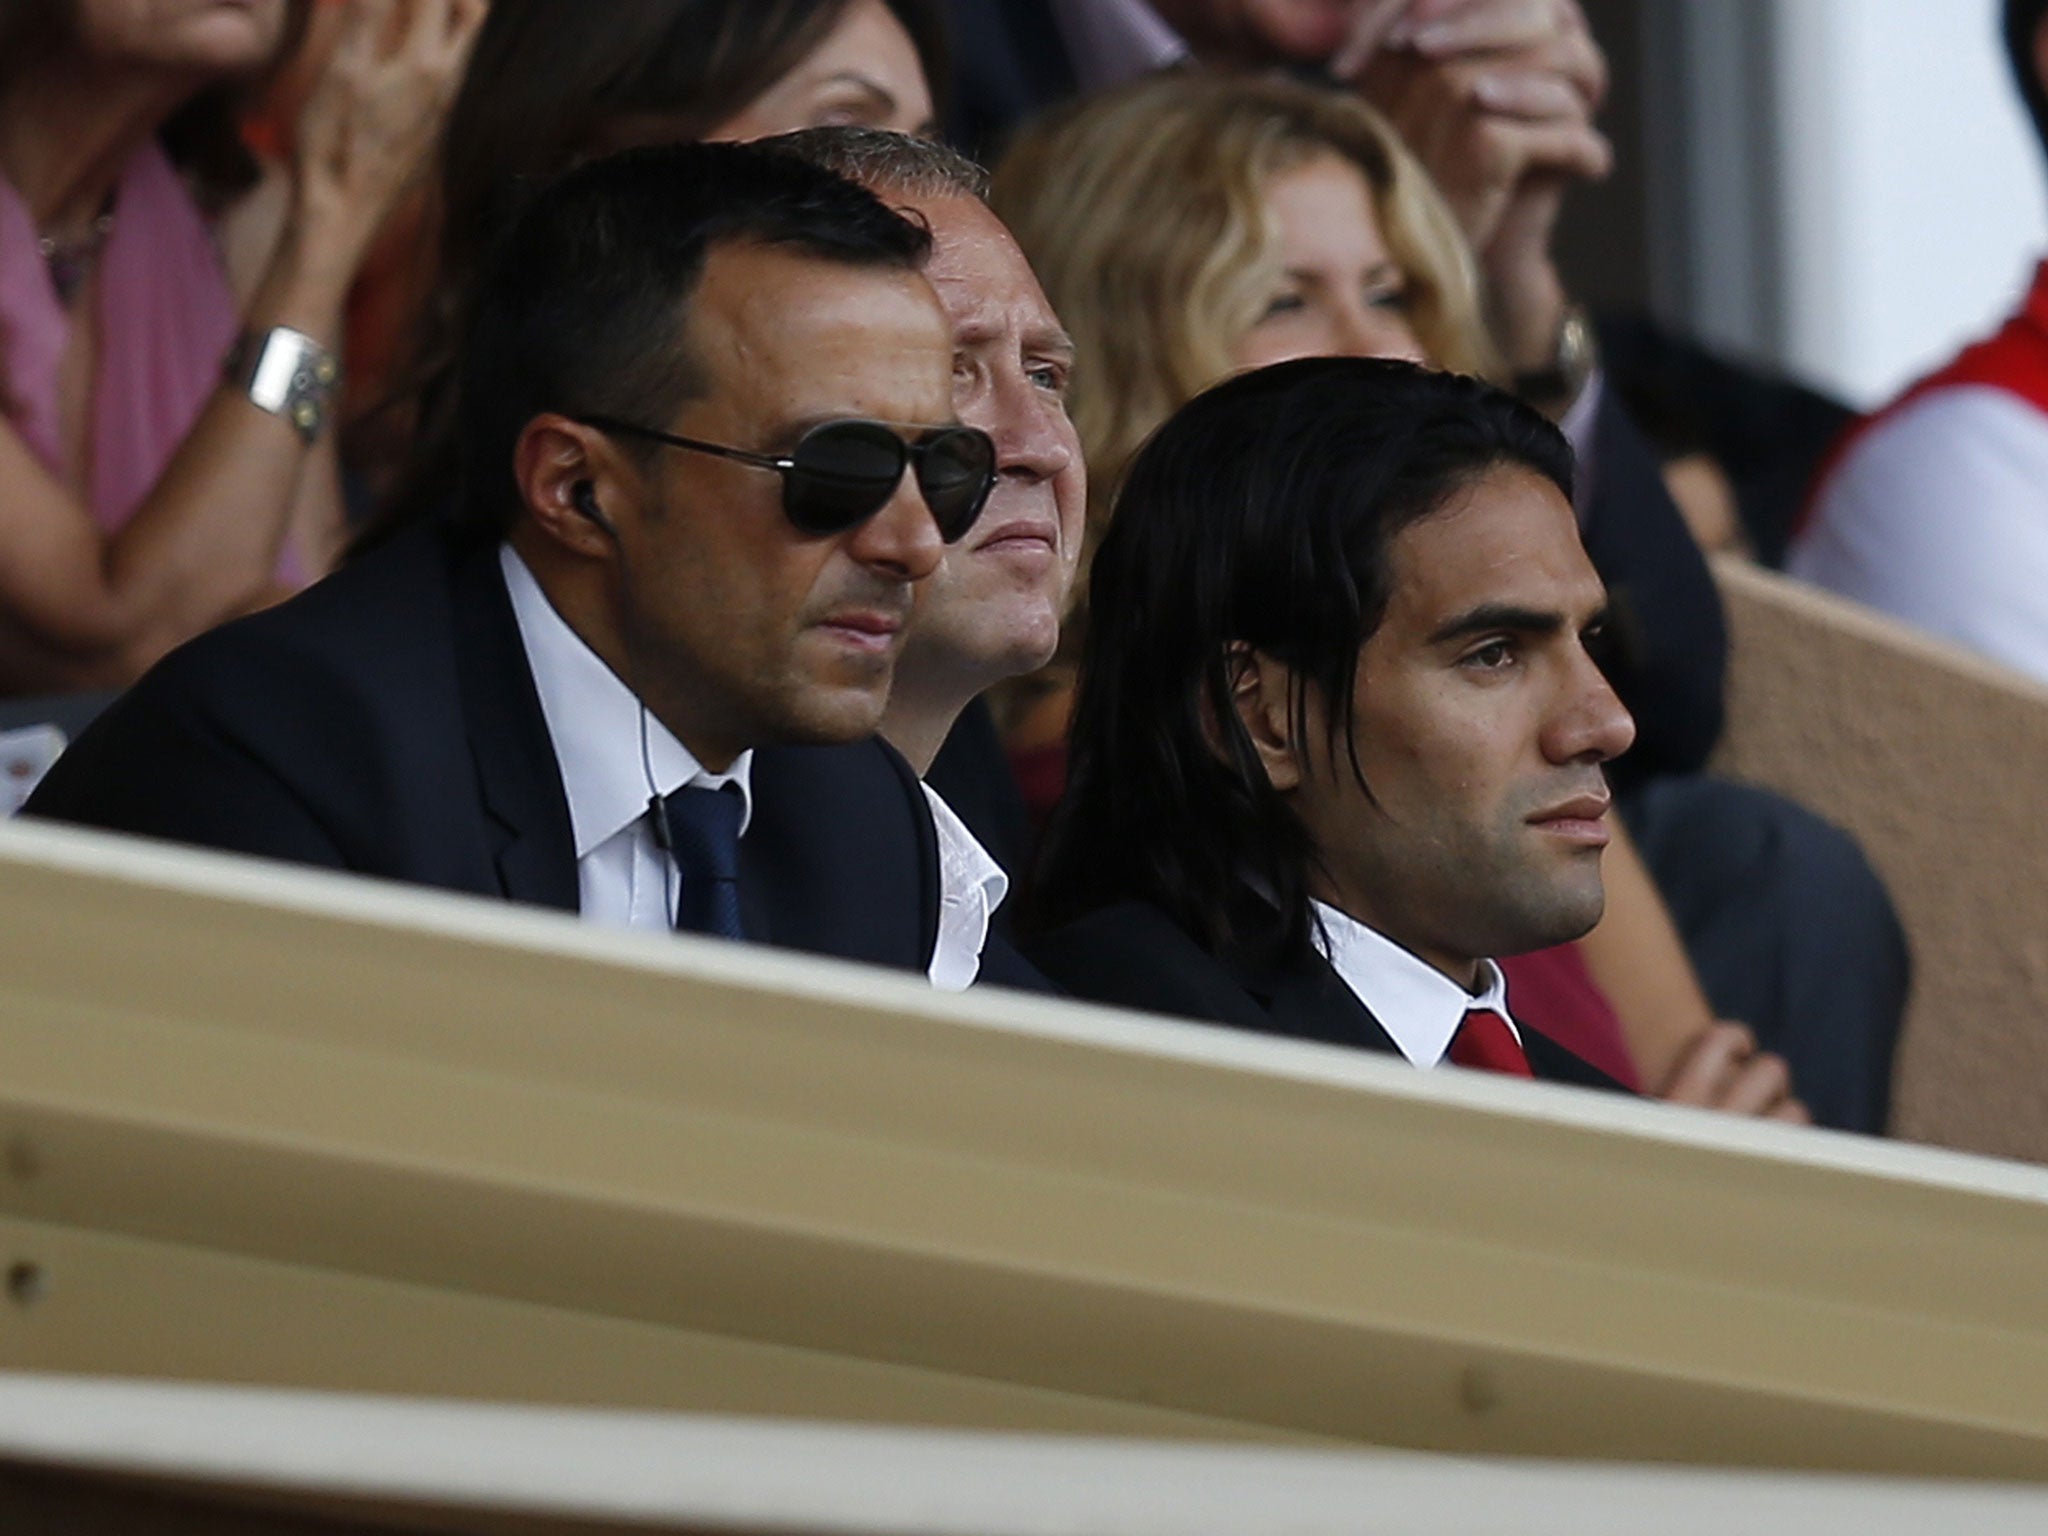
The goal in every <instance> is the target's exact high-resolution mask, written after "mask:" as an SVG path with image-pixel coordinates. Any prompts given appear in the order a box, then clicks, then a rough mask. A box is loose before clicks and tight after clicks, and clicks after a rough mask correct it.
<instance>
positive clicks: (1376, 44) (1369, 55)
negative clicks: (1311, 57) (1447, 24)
mask: <svg viewBox="0 0 2048 1536" xmlns="http://www.w3.org/2000/svg"><path fill="white" fill-rule="evenodd" d="M1410 3H1411V0H1361V3H1360V5H1359V7H1358V9H1357V10H1356V11H1354V12H1352V14H1351V28H1350V31H1349V32H1348V33H1347V34H1346V35H1345V38H1344V42H1343V45H1342V46H1341V47H1339V48H1338V50H1337V51H1336V53H1335V54H1333V55H1332V56H1331V58H1330V73H1331V74H1332V75H1333V76H1334V77H1336V78H1337V79H1339V80H1352V79H1355V78H1356V77H1357V76H1358V74H1359V72H1360V71H1361V70H1363V69H1364V68H1365V67H1366V65H1368V64H1370V63H1371V62H1372V59H1373V55H1374V54H1376V53H1378V52H1379V51H1380V49H1381V48H1383V47H1388V46H1392V45H1391V44H1390V43H1389V40H1388V36H1387V34H1388V32H1389V31H1390V30H1391V29H1392V28H1393V27H1394V26H1395V25H1396V24H1397V23H1399V22H1401V21H1403V20H1404V19H1405V18H1404V12H1405V11H1406V10H1407V8H1408V6H1409V5H1410Z"/></svg>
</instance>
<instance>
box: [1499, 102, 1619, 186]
mask: <svg viewBox="0 0 2048 1536" xmlns="http://www.w3.org/2000/svg"><path fill="white" fill-rule="evenodd" d="M1493 126H1496V127H1497V128H1498V129H1499V130H1500V131H1501V132H1502V133H1503V134H1504V135H1505V136H1506V137H1507V138H1508V140H1509V141H1510V142H1511V143H1512V146H1513V152H1514V153H1516V154H1518V155H1519V156H1520V157H1521V164H1522V166H1523V169H1524V172H1525V173H1528V172H1537V173H1541V174H1546V175H1553V176H1563V177H1567V178H1571V179H1575V180H1582V181H1599V180H1600V179H1601V178H1603V177H1604V176H1606V175H1607V174H1608V172H1610V171H1612V170H1613V169H1614V146H1613V145H1611V144H1609V143H1608V142H1607V136H1606V135H1605V134H1603V133H1601V132H1600V130H1599V129H1597V128H1591V127H1586V126H1584V125H1576V126H1567V127H1547V126H1544V125H1542V124H1537V123H1524V122H1521V121H1519V120H1517V119H1513V118H1497V119H1495V120H1494V125H1493Z"/></svg>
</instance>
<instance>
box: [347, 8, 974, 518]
mask: <svg viewBox="0 0 2048 1536" xmlns="http://www.w3.org/2000/svg"><path fill="white" fill-rule="evenodd" d="M946 63H947V61H946V52H945V31H944V26H943V24H942V21H941V19H940V13H939V10H938V7H937V5H936V4H935V3H934V0H607V3H605V4H604V5H601V6H598V5H591V4H589V3H588V0H496V3H495V4H493V5H492V7H491V14H490V16H489V18H488V19H487V20H486V21H485V23H484V27H483V31H482V34H481V35H480V36H479V37H478V39H477V47H476V56H475V60H474V62H473V65H472V67H471V69H470V72H469V78H468V81H467V82H466V83H465V85H464V87H463V89H462V91H461V92H460V94H459V95H458V96H457V97H456V100H455V105H454V107H453V109H452V110H451V112H450V114H449V121H448V133H447V137H446V140H445V143H444V145H443V148H442V154H441V171H440V186H439V192H440V210H439V214H438V221H439V226H440V234H439V240H440V247H441V254H440V261H439V265H438V267H437V269H436V272H435V276H434V279H433V283H432V287H431V292H430V293H429V294H428V296H427V297H426V298H425V299H424V300H423V301H422V302H421V305H420V307H421V309H422V311H423V313H422V319H421V325H420V328H419V330H420V342H419V345H418V348H417V352H416V355H415V357H414V360H413V364H412V366H411V368H410V369H409V370H407V376H406V377H405V378H404V379H403V380H402V381H401V387H400V390H399V392H398V393H397V395H396V397H395V398H394V399H392V400H391V401H390V402H388V410H387V413H386V419H385V420H384V421H382V422H379V423H373V424H372V426H371V428H370V430H369V432H368V433H367V434H366V436H365V443H364V459H365V467H366V468H368V469H369V470H370V473H371V475H372V478H373V479H381V480H382V481H383V482H385V483H386V484H387V485H388V483H389V482H390V480H391V478H392V476H391V474H390V472H389V470H390V465H391V463H392V461H393V460H395V459H397V458H400V457H406V458H408V460H409V465H408V472H407V474H406V476H405V482H406V483H405V486H404V488H403V490H402V492H401V493H400V495H399V497H398V500H397V504H396V506H395V507H394V508H392V509H389V510H388V511H387V515H386V517H385V518H383V519H382V520H380V522H379V523H378V524H377V525H376V526H375V527H373V529H372V530H371V531H370V533H369V535H368V539H367V542H375V541H377V540H379V539H381V538H382V537H384V536H385V535H386V534H387V533H388V532H390V531H392V530H394V529H395V528H396V527H398V526H400V525H402V524H404V523H406V522H410V521H412V520H413V519H414V518H415V517H418V516H424V515H428V514H430V513H431V512H432V511H433V509H435V508H436V507H439V506H441V505H444V504H445V503H446V501H447V499H448V497H449V496H450V495H451V494H452V492H453V488H454V473H453V453H452V445H451V444H450V442H449V434H450V432H451V431H452V424H453V411H454V402H453V399H452V397H451V396H450V393H449V391H450V387H451V386H450V376H449V371H448V361H449V359H450V357H451V356H452V355H453V353H454V350H455V339H456V337H457V336H458V335H459V334H460V331H461V327H462V323H463V316H464V309H465V303H466V299H467V296H468V294H469V291H470V288H471V285H472V283H473V280H474V276H475V273H476V270H477V268H478V265H479V264H480V262H481V261H482V260H483V257H484V253H485V252H486V251H487V250H488V249H489V247H490V244H491V242H492V240H493V239H494V238H495V237H496V234H497V232H498V231H499V230H500V229H502V228H504V227H505V225H506V223H507V222H508V221H509V219H510V217H511V216H512V214H513V213H514V212H516V211H517V209H518V208H519V206H520V205H521V203H522V201H523V199H524V197H525V196H526V194H527V193H528V192H529V191H530V190H531V189H532V188H533V187H535V186H536V185H538V184H540V183H542V182H545V181H548V180H550V179H551V178H553V177H555V176H558V175H560V174H561V173H562V172H563V171H565V170H567V169H568V168H569V167H570V166H572V165H576V164H578V163H579V162H581V161H583V160H587V159H590V158H593V157H595V156H598V155H603V154H606V153H609V152H611V151H613V150H618V149H625V148H629V147H631V146H634V145H638V144H653V143H662V142H677V141H682V140H689V139H753V138H764V137H767V136H769V135H772V134H777V133H786V132H790V131H793V130H795V129H799V128H811V127H820V126H825V125H828V124H851V125H858V126H862V127H874V128H890V129H895V130H897V131H899V132H905V133H929V132H930V131H931V129H932V127H933V125H934V122H935V120H936V117H937V109H936V107H935V106H934V103H933V95H932V82H933V81H935V80H943V79H945V78H946ZM408 433H410V434H412V435H413V439H414V440H413V443H412V447H411V451H410V454H409V455H406V454H404V453H403V451H402V450H400V451H394V449H393V442H392V440H393V439H394V438H399V437H403V436H405V435H406V434H408ZM380 439H381V442H380V441H379V440H380ZM379 458H381V459H383V461H384V472H383V473H382V474H381V475H379V474H378V468H377V463H376V461H377V460H378V459H379Z"/></svg>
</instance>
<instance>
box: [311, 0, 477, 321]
mask: <svg viewBox="0 0 2048 1536" xmlns="http://www.w3.org/2000/svg"><path fill="white" fill-rule="evenodd" d="M485 8H486V7H485V0H353V3H352V4H351V5H349V7H348V20H347V23H346V24H345V26H344V30H343V32H342V35H341V38H340V41H339V42H337V43H336V44H335V47H334V52H333V55H332V56H331V58H330V59H329V61H328V65H327V68H326V70H325V72H324V73H323V74H322V75H321V78H320V82H319V84H318V85H317V86H316V87H315V89H314V91H313V94H312V97H311V99H310V100H309V101H308V102H307V104H306V111H305V116H304V117H303V118H302V120H301V121H300V124H299V132H298V156H297V160H298V165H297V170H298V186H297V195H298V207H297V211H298V216H299V228H298V231H297V233H298V235H299V238H300V242H301V244H302V246H303V247H305V248H306V249H307V251H308V252H309V254H311V253H318V254H319V256H321V257H322V258H324V259H325V261H326V262H327V264H328V266H329V268H330V270H332V271H335V272H338V274H339V275H340V278H341V280H342V281H343V282H346V281H347V280H348V279H349V278H350V277H352V276H353V275H354V273H355V269H356V267H357V265H358V264H359V263H360V261H361V259H362V256H363V253H364V252H365V251H366V250H367V249H368V247H369V243H370V241H371V239H372V238H373V237H374V235H375V234H376V231H377V228H378V226H379V225H380V224H381V223H382V222H383V219H384V215H385V213H386V212H387V211H388V210H389V209H390V207H391V205H392V204H393V203H394V202H396V201H397V198H398V196H399V194H400V192H401V191H403V190H404V188H405V187H406V185H407V184H408V183H409V182H410V181H412V179H413V178H414V177H415V176H416V175H418V174H419V172H420V171H421V170H422V169H423V168H424V166H425V164H426V160H427V155H428V151H429V149H430V147H431V145H432V144H433V140H434V135H435V134H436V132H437V131H438V130H439V128H440V126H441V122H442V119H443V117H444V116H445V114H446V111H447V107H448V104H449V102H450V101H451V100H453V98H454V95H455V90H456V87H457V85H458V84H459V83H460V81H461V78H462V69H463V65H464V63H465V62H466V61H467V59H468V57H469V49H470V45H471V44H472V43H473V42H474V41H475V39H476V33H477V29H478V28H479V27H480V26H481V25H482V24H483V18H484V12H485Z"/></svg>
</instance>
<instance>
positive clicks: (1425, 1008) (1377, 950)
mask: <svg viewBox="0 0 2048 1536" xmlns="http://www.w3.org/2000/svg"><path fill="white" fill-rule="evenodd" d="M1314 905H1315V910H1316V917H1317V918H1318V919H1319V921H1318V923H1317V926H1316V933H1315V942H1316V948H1317V949H1319V950H1320V951H1322V954H1323V958H1324V959H1326V960H1328V961H1329V962H1330V966H1331V968H1332V969H1333V970H1335V971H1336V973H1337V974H1338V975H1339V976H1341V977H1343V978H1344V985H1345V986H1347V987H1349V988H1350V989H1351V991H1352V993H1353V994H1354V995H1355V996H1356V997H1357V998H1358V1000H1359V1001H1360V1002H1361V1003H1363V1004H1365V1006H1366V1008H1367V1010H1368V1011H1369V1012H1370V1013H1371V1014H1372V1016H1373V1017H1374V1018H1376V1019H1378V1020H1379V1021H1380V1025H1381V1027H1383V1028H1384V1029H1385V1030H1386V1032H1387V1034H1388V1035H1389V1036H1391V1037H1392V1038H1393V1041H1394V1044H1395V1045H1397V1046H1399V1047H1400V1050H1401V1054H1402V1055H1403V1056H1406V1057H1407V1058H1408V1059H1409V1061H1411V1062H1413V1063H1414V1064H1415V1065H1416V1066H1418V1067H1433V1066H1435V1065H1436V1064H1437V1063H1438V1062H1440V1061H1442V1060H1443V1059H1444V1053H1445V1052H1446V1051H1448V1050H1449V1049H1450V1048H1451V1037H1452V1036H1453V1035H1455V1034H1457V1032H1458V1026H1459V1025H1461V1024H1463V1023H1464V1022H1465V1015H1466V1014H1467V1013H1468V1012H1470V1011H1471V1010H1472V1009H1475V1008H1490V1009H1492V1010H1493V1011H1494V1012H1495V1013H1497V1014H1499V1015H1500V1016H1501V1017H1502V1018H1504V1019H1506V1020H1507V1021H1508V1028H1509V1029H1512V1030H1514V1032H1515V1038H1516V1039H1517V1040H1519V1039H1521V1037H1522V1032H1521V1030H1520V1029H1519V1028H1517V1027H1516V1025H1515V1020H1514V1015H1513V1014H1511V1013H1509V1012H1508V984H1507V978H1506V977H1505V976H1503V975H1502V974H1501V969H1500V967H1499V966H1497V965H1495V964H1494V963H1493V962H1492V961H1491V960H1482V961H1480V962H1479V981H1480V990H1479V991H1478V993H1477V994H1474V993H1470V992H1467V991H1466V990H1465V989H1464V988H1463V987H1461V986H1459V985H1458V984H1457V983H1456V982H1455V981H1453V980H1451V978H1450V977H1448V976H1446V975H1445V974H1444V973H1443V972H1442V971H1440V970H1438V969H1437V968H1436V967H1435V966H1433V965H1431V964H1430V963H1429V962H1428V961H1426V960H1423V959H1421V958H1420V957H1419V956H1416V955H1414V954H1411V953H1409V951H1407V950H1405V949H1403V948H1402V947H1401V946H1400V945H1398V944H1396V943H1395V942H1394V941H1393V940H1392V939H1390V938H1388V937H1387V936H1386V935H1385V934H1383V933H1380V932H1378V931H1377V930H1375V929H1372V928H1368V927H1366V926H1365V924H1363V923H1361V922H1360V921H1359V920H1358V919H1357V918H1355V917H1352V916H1351V915H1350V914H1349V913H1346V912H1339V911H1338V910H1337V909H1336V908H1335V907H1332V906H1329V905H1327V904H1326V903H1323V902H1320V901H1319V902H1316V903H1315V904H1314Z"/></svg>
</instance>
